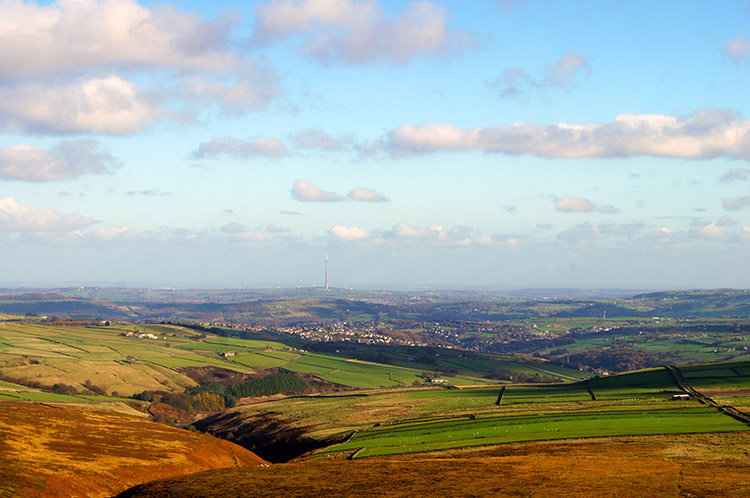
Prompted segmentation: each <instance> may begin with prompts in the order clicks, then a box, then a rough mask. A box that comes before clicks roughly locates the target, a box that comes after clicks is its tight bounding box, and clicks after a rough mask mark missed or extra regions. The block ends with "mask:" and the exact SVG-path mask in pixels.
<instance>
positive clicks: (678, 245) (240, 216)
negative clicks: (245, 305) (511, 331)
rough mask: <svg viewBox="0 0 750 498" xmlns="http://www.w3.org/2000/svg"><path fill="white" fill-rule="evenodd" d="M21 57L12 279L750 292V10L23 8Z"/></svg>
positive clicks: (6, 124)
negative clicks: (327, 278) (326, 275)
mask: <svg viewBox="0 0 750 498" xmlns="http://www.w3.org/2000/svg"><path fill="white" fill-rule="evenodd" d="M0 47H2V50H0V251H2V255H3V256H2V258H0V286H20V285H35V286H50V285H66V286H67V285H71V286H78V285H82V286H83V285H108V286H109V285H116V286H149V287H217V288H224V287H245V288H250V287H269V286H270V287H276V286H279V287H294V286H320V285H323V281H324V260H325V256H326V254H328V257H329V268H330V270H329V272H330V282H331V285H332V286H334V287H355V288H369V289H381V288H382V289H388V288H393V289H404V288H406V289H430V288H432V289H453V288H455V289H469V288H476V289H488V288H494V289H513V288H592V289H593V288H599V289H602V288H606V289H614V288H623V289H630V288H632V289H681V288H717V287H736V288H747V287H748V286H749V284H748V282H750V163H749V162H748V161H749V160H750V108H749V105H748V104H750V92H748V90H747V88H748V84H747V82H748V81H750V1H747V0H742V1H739V0H736V1H735V0H726V1H722V2H720V3H715V2H705V1H690V0H679V1H678V0H673V1H669V0H664V1H660V2H653V1H637V0H633V1H619V0H612V1H608V0H604V1H602V0H591V1H586V0H581V1H576V2H559V1H553V0H547V1H542V0H486V1H471V2H467V1H463V0H456V1H447V0H446V1H428V0H422V1H414V2H408V1H389V0H269V1H243V2H239V1H236V0H214V1H212V2H203V1H200V2H199V1H182V2H177V1H175V2H165V3H150V2H143V1H141V2H138V1H135V0H104V1H95V0H59V1H57V2H50V1H44V2H33V1H26V0H0Z"/></svg>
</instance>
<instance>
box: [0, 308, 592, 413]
mask: <svg viewBox="0 0 750 498" xmlns="http://www.w3.org/2000/svg"><path fill="white" fill-rule="evenodd" d="M135 333H144V334H153V335H155V336H157V337H158V339H149V338H139V337H136V336H131V337H128V336H127V335H128V334H131V335H132V334H135ZM363 351H365V352H366V355H370V356H372V355H376V356H377V357H378V358H379V359H382V360H383V361H385V362H386V363H387V364H384V363H379V362H377V361H370V360H369V359H367V358H369V357H368V356H366V355H365V357H363V354H365V353H363ZM384 351H385V353H387V354H384ZM425 351H427V352H428V353H429V354H428V353H426V352H425ZM352 355H353V356H352ZM275 367H281V368H284V369H287V370H289V371H293V372H299V373H305V374H312V375H315V376H317V377H319V378H320V379H322V380H325V381H328V382H331V383H334V384H339V385H342V386H347V387H354V388H378V387H403V386H411V385H412V384H415V383H417V384H418V383H422V382H423V381H424V380H425V377H426V376H429V377H435V376H445V378H446V379H447V380H448V382H449V383H450V384H453V385H476V384H494V383H497V381H495V380H492V379H489V378H487V376H488V374H489V373H490V372H492V371H493V370H498V369H502V370H506V371H510V372H515V373H538V374H541V375H545V376H546V377H548V378H550V379H552V378H556V379H559V380H571V379H576V378H580V373H579V372H577V371H575V370H571V369H565V368H562V367H557V366H554V365H549V364H546V363H544V362H541V361H539V360H534V361H532V360H530V359H523V358H511V357H507V356H499V355H490V354H478V353H465V352H460V351H453V350H440V349H438V350H433V349H428V350H423V349H421V348H403V347H402V348H393V349H388V348H384V349H368V350H363V349H356V350H354V351H353V352H349V353H347V352H341V353H335V352H332V353H325V354H324V353H315V352H309V351H305V350H302V349H298V348H296V347H293V346H290V345H289V344H285V343H283V342H276V341H269V340H258V339H240V338H237V337H222V336H217V335H213V334H205V333H201V332H200V331H196V330H192V329H188V328H185V327H180V326H175V325H149V324H117V323H116V324H113V325H111V326H81V325H48V324H43V323H40V322H38V321H34V320H32V321H20V320H18V318H16V320H14V321H0V376H1V377H0V378H4V379H7V380H9V381H16V382H19V383H22V384H29V383H31V384H30V385H35V386H46V387H47V388H50V387H51V386H54V385H55V384H66V385H69V386H72V387H74V388H76V389H78V390H80V389H82V387H83V385H84V383H86V382H87V381H89V382H90V383H91V384H94V385H95V386H98V387H100V388H101V389H102V390H103V391H104V392H106V393H107V394H111V393H116V394H117V395H118V396H123V395H124V396H130V395H132V394H135V393H139V392H142V391H147V390H167V391H182V390H184V389H185V388H186V387H189V386H193V385H195V381H193V380H192V379H191V378H190V377H188V376H187V375H186V373H185V370H184V369H186V368H222V369H226V370H232V371H235V372H239V373H252V372H254V371H257V370H263V369H269V368H275ZM47 390H49V389H47ZM34 396H37V394H34ZM39 396H42V397H43V396H44V395H43V394H39ZM53 397H54V398H55V399H57V395H55V396H53Z"/></svg>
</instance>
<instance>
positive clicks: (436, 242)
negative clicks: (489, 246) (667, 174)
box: [383, 221, 491, 247]
mask: <svg viewBox="0 0 750 498" xmlns="http://www.w3.org/2000/svg"><path fill="white" fill-rule="evenodd" d="M473 232H474V231H473V230H472V229H471V228H470V227H467V226H463V225H460V226H455V227H453V228H445V227H443V226H440V225H432V226H429V227H418V226H412V225H409V224H408V223H406V222H403V221H402V222H401V223H399V224H397V225H395V226H394V227H393V228H392V229H391V230H390V231H388V232H386V233H385V234H384V235H383V237H384V238H386V239H395V240H399V241H402V242H407V243H410V244H413V243H420V244H425V243H426V244H428V245H433V246H454V247H456V246H463V247H465V246H470V245H475V244H477V243H491V239H490V238H489V237H483V238H476V237H474V236H473V235H472V234H473Z"/></svg>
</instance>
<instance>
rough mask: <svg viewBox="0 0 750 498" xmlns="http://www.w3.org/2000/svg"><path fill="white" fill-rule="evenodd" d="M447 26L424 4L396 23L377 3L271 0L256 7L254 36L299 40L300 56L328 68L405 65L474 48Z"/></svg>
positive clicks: (437, 10)
mask: <svg viewBox="0 0 750 498" xmlns="http://www.w3.org/2000/svg"><path fill="white" fill-rule="evenodd" d="M449 24H450V14H449V12H448V11H447V10H446V9H445V8H444V7H441V6H439V5H436V4H434V3H432V2H429V1H426V0H420V1H416V2H410V3H408V4H407V5H406V7H404V9H403V11H402V12H401V13H400V14H399V16H398V17H397V18H396V19H393V20H391V19H388V18H387V17H386V16H385V14H384V13H383V10H382V8H381V7H380V4H379V2H378V1H377V0H364V1H360V2H357V1H354V0H301V1H299V0H297V1H295V0H271V1H269V2H265V3H262V4H260V5H259V6H258V8H257V21H256V24H255V28H254V34H253V36H254V38H255V40H256V41H258V42H260V43H264V42H270V41H273V40H276V39H279V38H285V37H289V36H292V35H297V34H299V35H301V36H302V45H301V46H300V52H301V53H303V54H305V55H308V56H310V57H313V58H315V59H318V60H320V61H322V62H325V63H332V62H346V63H354V64H370V63H374V62H377V61H380V60H385V61H388V62H390V63H393V64H405V63H407V62H409V61H410V60H411V59H413V58H414V57H417V56H420V55H424V54H432V55H446V54H450V53H454V52H458V51H461V50H463V49H465V48H467V47H469V46H473V45H475V44H476V42H475V41H474V39H473V37H472V36H471V35H469V34H468V33H466V32H462V31H457V30H451V29H450V28H449V27H448V25H449Z"/></svg>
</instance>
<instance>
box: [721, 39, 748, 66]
mask: <svg viewBox="0 0 750 498" xmlns="http://www.w3.org/2000/svg"><path fill="white" fill-rule="evenodd" d="M723 52H724V53H725V54H727V55H728V56H729V57H730V58H731V59H732V60H733V61H734V62H742V61H745V60H748V59H750V40H748V39H747V38H743V37H741V36H740V35H735V37H734V38H732V39H731V40H729V41H727V42H726V43H725V44H724V49H723Z"/></svg>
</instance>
